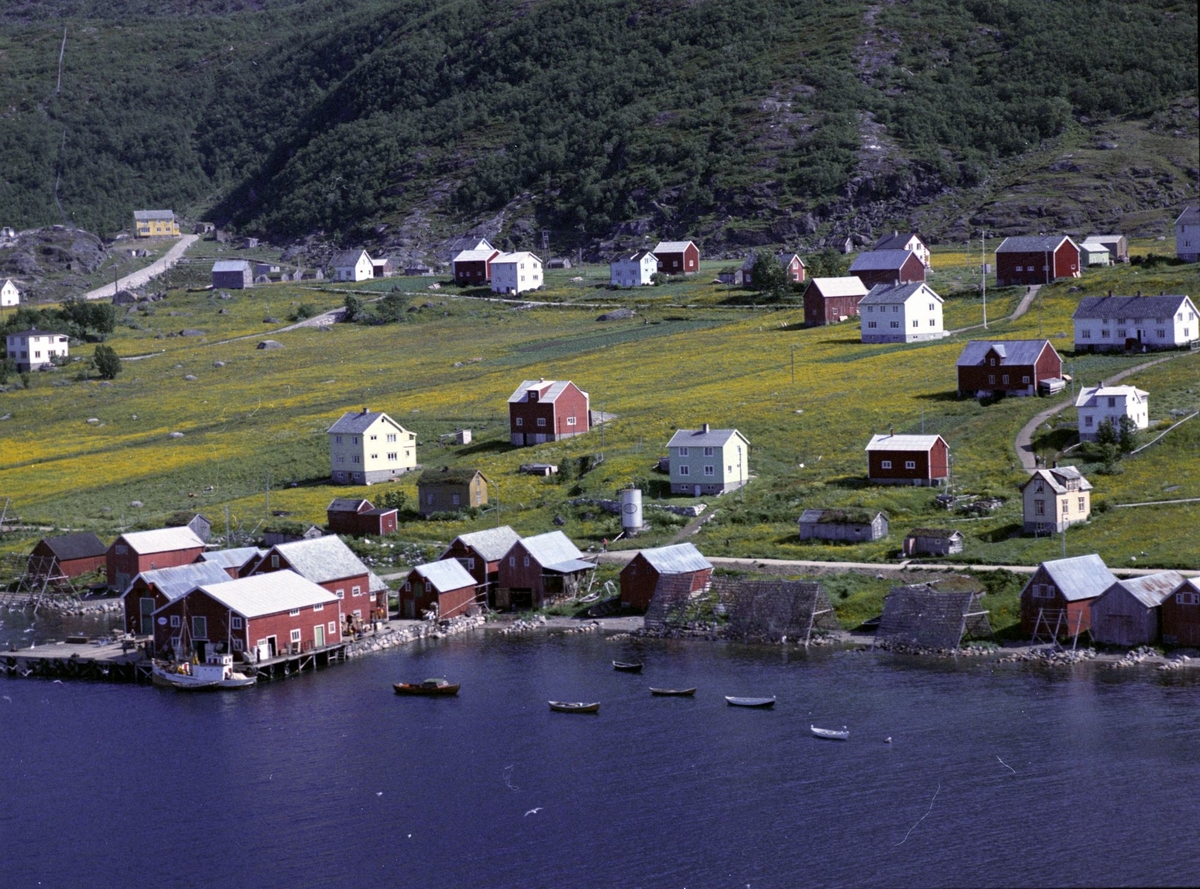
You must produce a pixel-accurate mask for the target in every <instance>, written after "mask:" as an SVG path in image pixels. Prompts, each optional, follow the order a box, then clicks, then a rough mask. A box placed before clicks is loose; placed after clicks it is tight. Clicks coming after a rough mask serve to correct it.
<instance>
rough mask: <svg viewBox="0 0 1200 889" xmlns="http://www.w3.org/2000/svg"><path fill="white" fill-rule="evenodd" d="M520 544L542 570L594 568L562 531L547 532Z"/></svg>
mask: <svg viewBox="0 0 1200 889" xmlns="http://www.w3.org/2000/svg"><path fill="white" fill-rule="evenodd" d="M521 544H522V545H523V546H524V547H525V550H526V552H528V553H529V555H530V556H532V557H533V559H534V560H535V561H536V562H537V563H538V564H539V565H541V566H542V567H543V568H551V569H553V570H555V571H564V572H570V571H581V570H584V569H587V568H595V567H596V566H595V565H594V564H593V563H591V562H588V561H585V560H584V558H583V553H581V552H580V551H579V547H577V546H576V545H575V544H574V543H572V542H571V539H570V538H569V537H567V535H566V534H564V533H563V532H562V531H547V532H546V533H545V534H536V535H534V536H533V537H526V538H524V539H523V540H522V541H521Z"/></svg>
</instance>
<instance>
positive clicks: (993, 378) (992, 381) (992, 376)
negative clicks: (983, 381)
mask: <svg viewBox="0 0 1200 889" xmlns="http://www.w3.org/2000/svg"><path fill="white" fill-rule="evenodd" d="M995 384H996V375H995V374H988V385H989V386H994V385H995Z"/></svg>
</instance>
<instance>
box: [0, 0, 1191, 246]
mask: <svg viewBox="0 0 1200 889" xmlns="http://www.w3.org/2000/svg"><path fill="white" fill-rule="evenodd" d="M1196 29H1197V10H1196V5H1195V3H1190V2H1177V0H1139V2H1119V0H1098V2H1096V0H1094V2H1083V0H1054V2H1046V0H1008V2H1005V3H996V2H991V0H908V2H880V3H876V4H847V3H844V2H837V0H731V2H715V0H710V2H683V0H666V2H664V0H653V2H652V0H539V2H528V0H388V2H384V0H257V2H251V0H168V2H157V3H150V2H144V0H123V2H121V0H116V2H104V3H101V2H98V0H77V2H61V3H60V2H55V3H51V2H48V0H21V2H17V3H12V4H6V6H5V9H4V10H3V11H0V59H2V60H3V64H4V70H5V77H4V78H3V79H0V116H2V117H3V125H2V126H0V156H3V157H4V158H5V171H4V174H3V177H2V178H0V222H2V223H3V224H11V225H16V226H17V227H21V228H26V227H31V226H36V225H44V224H48V223H62V222H69V223H73V224H76V225H79V226H81V227H84V228H87V229H90V230H94V231H98V232H101V233H103V234H110V233H112V232H114V231H117V230H119V229H122V228H127V227H128V226H129V222H130V212H131V211H132V210H133V209H136V208H142V207H162V206H169V207H172V208H174V209H176V210H177V211H178V212H183V213H187V214H191V215H192V216H193V217H195V218H199V217H200V216H209V217H211V218H214V219H217V220H218V221H221V222H223V223H232V224H235V225H237V226H240V227H242V228H244V229H246V230H250V231H255V232H264V233H268V234H271V235H274V236H278V237H296V236H302V235H308V234H312V233H314V232H318V231H321V232H324V233H325V234H326V236H327V237H329V238H331V239H334V240H337V239H343V240H349V239H352V238H363V237H365V236H368V235H372V234H373V233H376V232H378V231H380V229H379V228H378V226H380V225H386V226H388V227H389V228H388V232H389V233H390V235H389V236H390V237H391V238H392V240H391V242H390V246H393V247H396V248H399V249H401V250H410V251H412V252H413V253H419V252H421V250H422V249H428V248H429V245H431V244H433V243H436V242H438V241H439V240H441V239H444V238H446V237H448V236H449V235H451V234H453V233H455V232H457V231H461V230H462V229H464V228H467V227H470V226H473V225H479V226H482V227H484V228H487V229H488V230H489V234H502V235H503V237H504V238H505V239H506V241H505V243H506V244H508V245H510V246H526V247H529V246H533V245H534V244H538V245H539V246H540V245H541V243H542V241H541V233H542V232H543V231H545V232H548V233H549V235H550V238H551V244H552V248H551V249H552V250H560V251H561V250H568V249H570V250H572V251H574V250H575V249H577V248H581V247H582V248H590V249H595V248H596V247H597V245H605V244H610V243H612V242H613V241H620V242H640V238H641V237H642V235H643V234H647V233H656V234H664V235H681V234H685V233H686V234H689V235H690V236H701V237H703V238H704V239H706V241H707V243H708V246H709V248H710V250H722V249H724V250H727V251H730V252H733V251H735V250H739V249H743V248H744V247H745V246H747V245H754V244H766V243H785V242H787V243H793V244H796V243H798V242H799V241H805V242H806V243H808V244H810V245H811V246H818V245H820V244H822V243H825V242H830V243H831V242H832V239H833V236H834V235H835V234H836V235H838V236H839V237H844V236H845V235H846V234H848V233H849V234H855V235H857V236H859V237H860V238H862V237H866V236H869V235H870V234H872V233H878V231H879V230H880V229H881V228H884V227H886V228H891V227H892V226H893V225H894V224H897V225H898V224H905V223H906V222H910V221H911V222H916V223H919V224H920V225H921V226H922V228H923V229H924V230H925V231H926V234H927V235H929V236H930V237H932V238H933V239H934V240H937V239H938V238H939V237H941V236H945V237H947V238H954V239H955V240H957V239H959V238H960V237H961V236H962V235H963V234H964V233H965V232H968V231H970V230H971V229H972V228H974V227H978V226H980V225H985V226H992V227H997V228H1001V229H1006V228H1007V229H1011V230H1013V231H1019V230H1024V229H1025V228H1027V227H1029V226H1030V225H1035V224H1036V225H1039V226H1042V227H1045V226H1047V225H1058V226H1067V225H1072V224H1074V225H1078V226H1080V227H1089V226H1092V225H1095V226H1100V224H1101V223H1104V224H1105V225H1104V227H1111V225H1112V224H1116V223H1120V222H1123V221H1125V220H1126V218H1127V217H1126V215H1124V214H1130V215H1129V217H1128V218H1130V219H1133V218H1134V217H1135V216H1136V214H1137V213H1139V212H1141V211H1144V210H1145V209H1146V208H1147V207H1149V208H1153V209H1157V210H1160V211H1164V212H1159V213H1157V214H1156V215H1157V216H1158V217H1162V216H1166V215H1169V214H1168V213H1166V212H1165V210H1167V209H1174V208H1175V207H1176V206H1177V205H1178V204H1179V203H1180V202H1181V201H1182V200H1184V199H1185V198H1187V197H1188V196H1189V195H1194V194H1195V189H1196V177H1195V171H1196V168H1197V166H1200V161H1198V160H1197V153H1198V149H1197V145H1196V141H1197V128H1196V107H1197V106H1196V103H1195V97H1196V80H1197V53H1196V43H1195V40H1196ZM60 55H61V66H60ZM1147 140H1150V141H1153V148H1152V153H1150V154H1147V153H1146V152H1145V151H1144V149H1145V148H1147V147H1149V146H1148V142H1147ZM1130 142H1135V143H1137V145H1138V148H1137V149H1136V150H1134V151H1132V152H1129V153H1123V152H1125V151H1127V150H1128V148H1129V143H1130ZM1104 146H1107V147H1104ZM1091 151H1100V152H1105V151H1107V152H1109V153H1111V155H1112V157H1113V158H1114V160H1112V161H1109V160H1108V159H1107V156H1106V157H1103V158H1097V159H1090V160H1088V159H1084V160H1082V161H1081V162H1079V163H1076V164H1075V166H1076V167H1077V170H1075V171H1071V170H1069V169H1065V168H1060V169H1058V170H1057V171H1054V170H1052V168H1053V166H1054V164H1056V163H1058V162H1060V161H1061V160H1062V154H1063V153H1064V152H1065V153H1069V154H1071V153H1074V152H1082V153H1086V152H1091ZM1098 170H1101V171H1102V172H1101V173H1100V174H1101V175H1102V176H1103V177H1104V179H1105V181H1107V182H1108V183H1109V186H1110V189H1113V190H1115V191H1116V192H1117V193H1118V194H1124V195H1126V196H1127V200H1124V203H1127V204H1130V205H1131V206H1122V207H1120V213H1118V212H1116V211H1115V210H1114V208H1113V207H1112V206H1106V205H1104V204H1102V203H1100V202H1096V201H1093V200H1090V199H1089V195H1088V194H1087V188H1088V185H1087V183H1089V182H1091V181H1093V180H1094V179H1095V177H1096V175H1097V171H1098ZM1048 172H1057V173H1058V174H1059V175H1060V176H1062V175H1065V176H1067V179H1068V187H1067V188H1063V187H1062V183H1061V182H1057V183H1055V184H1054V186H1053V187H1049V188H1044V187H1043V188H1039V187H1035V183H1037V182H1038V177H1039V176H1042V175H1044V174H1047V173H1048ZM1189 177H1190V178H1189ZM1075 185H1078V186H1079V187H1080V189H1081V191H1080V193H1079V194H1074V193H1073V192H1072V190H1071V187H1070V186H1075ZM1014 190H1015V193H1016V194H1019V195H1022V196H1023V197H1022V200H1021V201H1020V202H1013V201H1010V198H1011V197H1012V195H1013V193H1014ZM1018 203H1019V207H1020V208H1019V209H1015V210H1014V207H1016V206H1017V205H1018ZM993 205H995V206H993ZM1034 218H1037V219H1039V222H1037V223H1033V222H1031V220H1032V219H1034ZM1141 219H1142V217H1137V220H1141ZM1146 224H1149V223H1148V221H1147V222H1146ZM1160 229H1161V223H1158V225H1157V227H1156V228H1155V229H1154V231H1153V232H1152V233H1154V234H1157V233H1158V232H1159V230H1160Z"/></svg>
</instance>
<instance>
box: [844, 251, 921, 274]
mask: <svg viewBox="0 0 1200 889" xmlns="http://www.w3.org/2000/svg"><path fill="white" fill-rule="evenodd" d="M912 256H913V253H912V252H911V251H909V250H868V251H867V252H866V253H860V254H858V256H856V257H854V262H852V263H850V273H851V274H853V273H854V272H887V271H892V270H893V269H898V268H900V267H901V266H902V265H904V263H906V262H908V260H909V259H910V258H911V257H912Z"/></svg>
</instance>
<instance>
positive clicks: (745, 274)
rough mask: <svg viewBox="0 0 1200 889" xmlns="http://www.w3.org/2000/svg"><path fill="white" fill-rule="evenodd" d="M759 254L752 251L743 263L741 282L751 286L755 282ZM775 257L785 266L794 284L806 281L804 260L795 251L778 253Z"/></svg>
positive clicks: (788, 276)
mask: <svg viewBox="0 0 1200 889" xmlns="http://www.w3.org/2000/svg"><path fill="white" fill-rule="evenodd" d="M757 259H758V255H757V254H755V253H751V254H750V255H749V256H747V257H746V261H745V262H744V263H742V280H741V283H743V284H745V285H746V286H747V287H749V286H750V285H751V284H753V283H754V263H755V262H756V261H757ZM775 259H776V260H778V261H779V264H780V265H781V266H783V270H784V272H786V273H787V279H788V280H789V281H791V282H792V283H793V284H802V283H804V272H805V269H804V261H803V260H802V259H801V258H800V257H799V256H797V255H796V254H795V253H776V254H775Z"/></svg>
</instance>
